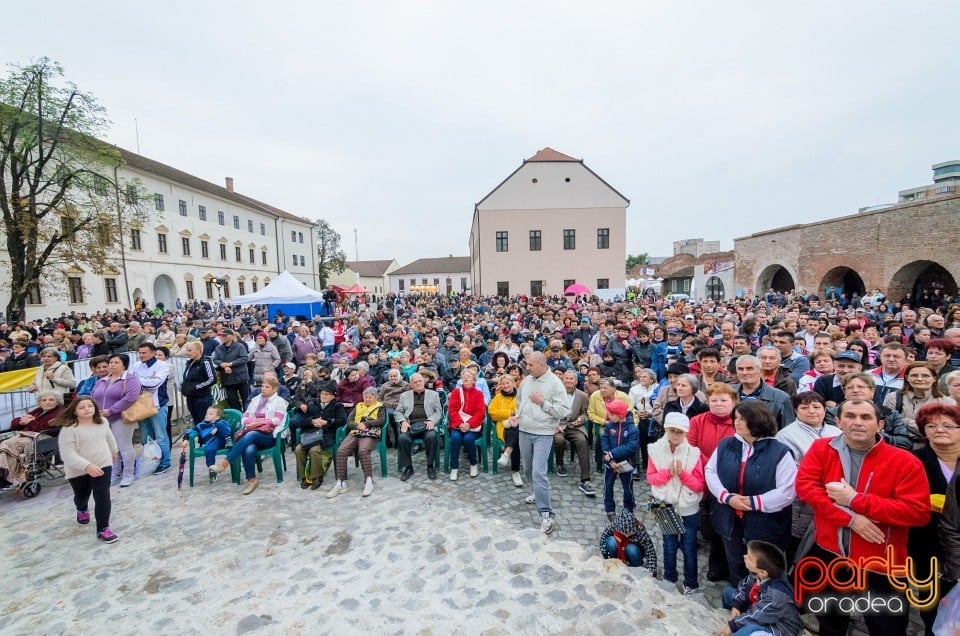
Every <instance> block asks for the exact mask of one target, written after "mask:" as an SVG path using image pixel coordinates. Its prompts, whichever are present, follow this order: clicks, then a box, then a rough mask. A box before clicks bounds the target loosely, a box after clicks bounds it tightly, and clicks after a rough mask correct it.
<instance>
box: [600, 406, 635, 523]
mask: <svg viewBox="0 0 960 636" xmlns="http://www.w3.org/2000/svg"><path fill="white" fill-rule="evenodd" d="M606 410H607V422H606V424H605V425H604V428H603V434H602V435H601V437H600V447H601V449H602V451H603V509H604V511H605V512H606V513H607V519H609V520H610V521H613V520H614V518H615V517H616V502H615V500H614V496H613V487H614V484H615V483H616V481H617V478H618V477H619V478H620V484H621V486H622V487H623V507H624V508H626V509H627V510H630V511H631V512H632V511H633V510H634V509H635V507H636V503H635V501H634V499H633V475H632V474H631V473H632V472H634V471H635V470H636V467H634V466H631V465H630V461H632V460H633V458H634V455H635V454H636V452H637V445H638V444H639V441H640V434H639V433H638V432H637V427H636V426H635V425H634V424H633V420H632V419H631V418H628V414H629V412H630V407H629V406H627V403H626V402H624V401H623V400H613V401H611V402H609V403H607V405H606Z"/></svg>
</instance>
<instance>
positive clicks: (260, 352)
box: [249, 333, 280, 387]
mask: <svg viewBox="0 0 960 636" xmlns="http://www.w3.org/2000/svg"><path fill="white" fill-rule="evenodd" d="M254 343H255V344H254V346H253V350H251V351H250V352H249V356H250V361H251V362H253V385H254V387H258V386H260V383H261V382H263V374H264V373H266V372H267V371H276V369H277V367H279V366H280V353H279V352H278V351H277V348H276V346H274V344H273V343H272V342H270V340H269V339H268V338H267V334H265V333H258V334H257V336H256V338H255V339H254Z"/></svg>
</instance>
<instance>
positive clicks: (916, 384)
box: [883, 362, 956, 450]
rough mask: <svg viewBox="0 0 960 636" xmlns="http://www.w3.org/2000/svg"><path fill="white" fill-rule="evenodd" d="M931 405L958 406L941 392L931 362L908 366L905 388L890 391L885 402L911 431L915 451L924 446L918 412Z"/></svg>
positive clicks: (905, 373) (914, 363) (904, 382)
mask: <svg viewBox="0 0 960 636" xmlns="http://www.w3.org/2000/svg"><path fill="white" fill-rule="evenodd" d="M931 403H933V404H950V405H953V406H956V403H955V402H954V401H953V398H949V397H944V395H943V393H941V392H940V385H939V383H938V382H937V374H936V372H935V371H934V370H933V365H932V364H931V363H930V362H911V363H910V364H908V365H907V368H906V371H905V372H904V376H903V388H902V389H900V390H899V391H890V392H889V393H887V397H885V398H884V400H883V405H884V406H885V407H887V408H891V409H894V410H896V411H897V412H898V413H900V417H901V418H902V419H903V423H904V425H905V426H906V427H907V429H908V430H909V431H910V437H911V438H912V439H913V440H914V443H913V449H914V450H918V449H920V448H922V447H923V446H924V443H923V441H922V435H923V431H921V430H920V429H919V427H918V426H917V421H916V420H917V412H918V411H919V410H920V408H921V407H923V406H925V405H927V404H931Z"/></svg>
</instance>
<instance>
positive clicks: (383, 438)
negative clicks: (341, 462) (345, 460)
mask: <svg viewBox="0 0 960 636" xmlns="http://www.w3.org/2000/svg"><path fill="white" fill-rule="evenodd" d="M384 410H386V409H384ZM389 425H390V414H389V413H384V417H383V428H381V429H380V440H379V441H378V442H377V446H376V451H377V453H378V454H379V455H380V477H381V478H385V477H386V476H387V472H388V471H387V427H388V426H389ZM346 437H347V427H346V426H341V427H340V428H338V429H337V439H336V441H335V442H334V443H333V456H334V458H336V456H337V451H338V450H339V449H340V444H342V443H343V440H344V439H346ZM353 459H354V465H356V466H358V467H359V466H360V454H359V452H357V453H354V454H353Z"/></svg>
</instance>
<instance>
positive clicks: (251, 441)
mask: <svg viewBox="0 0 960 636" xmlns="http://www.w3.org/2000/svg"><path fill="white" fill-rule="evenodd" d="M275 443H276V440H275V439H274V438H273V435H271V434H269V433H261V432H260V431H251V432H249V433H247V434H246V435H244V436H243V437H241V438H240V440H239V441H237V442H236V443H235V444H234V445H233V448H231V449H230V453H229V454H228V455H227V461H228V462H230V463H231V464H232V463H233V462H235V461H237V460H238V459H240V460H242V461H243V472H244V474H245V475H246V476H247V479H256V478H257V451H258V450H263V449H265V448H270V447H272V446H273V445H274V444H275Z"/></svg>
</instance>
